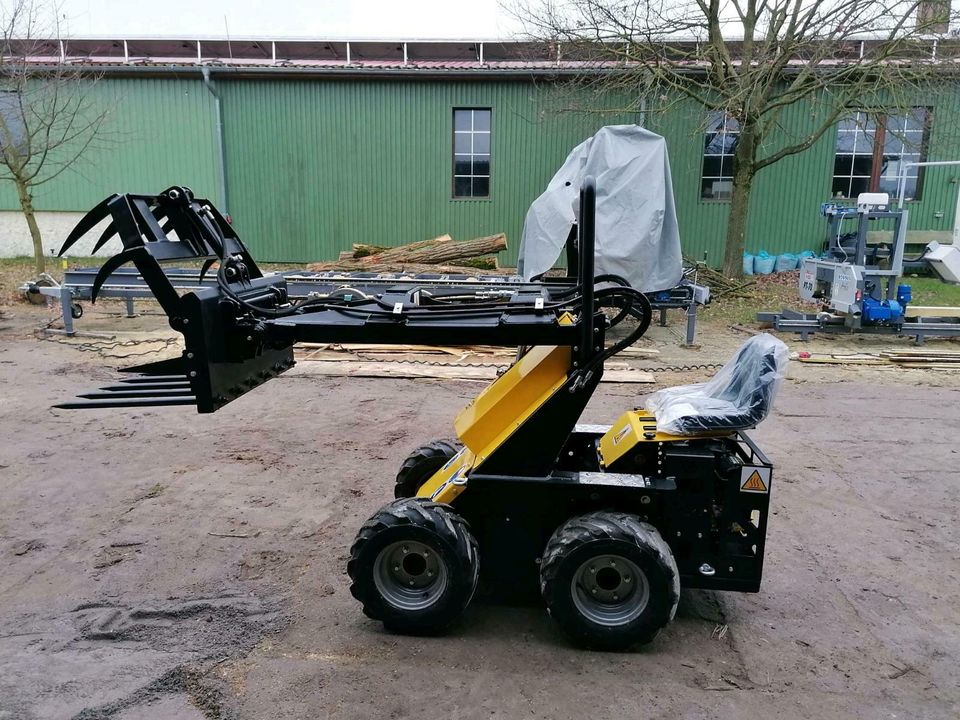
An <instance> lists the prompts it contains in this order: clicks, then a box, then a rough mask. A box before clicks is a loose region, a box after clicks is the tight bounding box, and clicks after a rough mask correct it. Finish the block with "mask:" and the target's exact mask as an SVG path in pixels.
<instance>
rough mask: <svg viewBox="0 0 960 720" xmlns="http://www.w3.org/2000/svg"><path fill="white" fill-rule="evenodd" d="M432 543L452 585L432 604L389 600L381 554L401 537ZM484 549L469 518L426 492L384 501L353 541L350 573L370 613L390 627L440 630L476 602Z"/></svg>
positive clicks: (407, 630)
mask: <svg viewBox="0 0 960 720" xmlns="http://www.w3.org/2000/svg"><path fill="white" fill-rule="evenodd" d="M403 539H410V540H417V541H419V542H422V543H425V544H427V545H430V546H431V547H432V548H433V549H434V551H435V552H436V553H437V555H438V556H439V557H440V558H441V562H443V563H444V564H445V566H446V570H447V587H446V589H445V590H444V592H443V594H441V595H440V597H439V598H438V599H437V601H436V602H435V603H434V604H433V605H432V606H430V607H428V608H424V609H422V610H416V611H408V610H402V609H399V608H396V607H394V606H392V605H390V604H389V603H387V602H386V601H385V600H384V599H383V597H382V596H381V594H380V592H379V591H378V590H377V586H376V584H375V583H374V579H373V572H374V563H375V562H376V559H377V555H379V553H380V551H381V550H383V549H384V548H385V547H387V546H388V545H390V544H391V543H394V542H397V541H398V540H403ZM479 570H480V555H479V553H478V551H477V541H476V540H475V539H474V537H473V535H472V534H471V532H470V526H469V525H468V524H467V521H466V520H464V519H463V518H461V517H460V516H459V515H457V514H456V513H455V512H453V509H452V508H451V507H450V506H449V505H443V504H441V503H435V502H430V501H429V500H426V499H423V498H403V499H400V500H394V501H393V502H391V503H388V504H387V505H384V506H383V507H382V508H380V510H378V511H377V513H376V514H375V515H374V516H373V517H372V518H370V520H368V521H367V522H366V523H365V524H364V525H363V527H361V528H360V532H358V533H357V538H356V540H354V543H353V546H352V547H351V548H350V561H349V562H348V563H347V574H348V575H349V576H350V580H351V585H350V593H351V594H352V595H353V596H354V597H355V598H356V599H357V600H359V601H360V602H361V604H362V605H363V612H364V614H365V615H367V617H370V618H373V619H374V620H380V621H382V622H383V624H384V626H386V627H387V628H388V629H390V630H394V631H396V632H400V633H404V634H408V635H435V634H439V633H441V632H443V631H444V630H446V629H447V628H448V627H449V626H450V625H451V624H453V623H454V622H455V621H456V620H457V619H458V618H459V617H460V616H461V615H462V614H463V611H464V610H465V609H466V607H467V605H469V604H470V600H471V599H472V598H473V594H474V592H475V591H476V589H477V579H478V575H479Z"/></svg>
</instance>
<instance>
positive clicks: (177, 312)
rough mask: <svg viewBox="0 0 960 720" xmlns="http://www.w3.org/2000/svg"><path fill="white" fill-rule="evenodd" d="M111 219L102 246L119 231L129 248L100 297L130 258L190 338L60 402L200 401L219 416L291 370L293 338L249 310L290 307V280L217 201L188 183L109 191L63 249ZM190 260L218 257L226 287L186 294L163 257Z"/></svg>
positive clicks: (112, 264) (103, 273) (104, 272)
mask: <svg viewBox="0 0 960 720" xmlns="http://www.w3.org/2000/svg"><path fill="white" fill-rule="evenodd" d="M107 217H109V218H111V222H110V223H109V225H108V226H107V228H106V230H105V231H104V232H103V234H102V235H101V236H100V238H99V239H98V241H97V244H96V247H98V248H99V247H102V245H103V244H104V243H105V242H106V241H107V240H109V239H110V238H111V237H113V235H117V236H118V237H119V238H120V240H121V242H122V243H123V251H122V252H120V253H119V254H117V255H115V256H113V257H111V258H110V259H109V260H108V261H107V262H106V263H104V265H103V267H102V268H101V269H100V272H99V273H97V277H96V280H95V281H94V287H93V292H92V295H93V298H94V300H95V299H96V297H97V294H98V292H99V290H100V288H101V287H102V285H103V283H104V281H106V279H107V278H108V277H109V276H110V275H111V274H112V273H113V272H114V271H115V270H117V269H118V268H119V267H121V266H122V265H124V264H126V263H128V262H132V263H133V264H134V265H135V266H136V268H137V270H138V271H139V272H140V275H141V276H142V277H143V279H144V281H145V282H146V283H147V284H148V285H149V287H150V289H151V290H152V292H153V294H154V296H155V297H156V299H157V301H158V302H159V303H160V305H161V307H162V308H163V310H164V312H166V314H167V316H168V317H169V320H170V326H171V327H172V328H174V329H175V330H177V331H178V332H180V333H182V334H183V336H184V344H185V349H184V351H183V354H182V355H181V357H179V358H173V359H170V360H163V361H160V362H154V363H147V364H145V365H138V366H136V367H132V368H127V369H126V371H128V372H132V373H137V374H136V375H135V376H132V377H129V378H127V379H125V380H122V381H121V382H120V384H117V385H110V386H107V387H104V388H101V389H100V390H98V391H96V392H93V393H85V394H83V395H81V396H80V399H78V400H75V401H72V402H68V403H64V404H62V405H58V406H57V407H61V408H68V409H77V408H105V407H156V406H163V405H196V407H197V410H198V411H199V412H214V411H215V410H216V409H217V408H219V407H221V406H223V405H225V404H226V403H228V402H230V401H231V400H233V399H235V398H237V397H239V396H240V395H242V394H244V393H246V392H248V391H249V390H251V389H253V388H254V387H256V386H257V385H260V384H261V383H263V382H265V381H266V380H268V379H270V378H271V377H275V376H276V375H278V374H280V373H282V372H283V371H284V370H286V369H288V368H290V367H292V366H293V346H292V344H291V343H287V342H277V341H276V340H268V338H267V333H266V331H265V327H264V324H263V322H262V320H261V319H259V318H257V317H256V316H255V314H253V313H251V312H249V307H251V306H255V307H259V306H263V308H264V309H265V311H269V308H271V307H277V306H279V305H282V304H285V303H286V302H287V291H286V282H285V281H284V280H283V279H282V278H275V277H264V276H263V273H262V272H261V271H260V268H259V267H257V264H256V262H254V260H253V258H252V257H251V256H250V254H249V252H247V249H246V248H245V247H244V245H243V243H242V242H241V241H240V238H239V237H238V236H237V234H236V233H235V232H234V230H233V228H232V227H231V226H230V223H229V222H227V220H226V219H225V218H224V217H223V216H222V215H221V214H220V213H219V212H218V211H217V209H216V208H215V207H214V206H213V204H212V203H210V202H209V201H207V200H203V199H198V198H195V197H194V196H193V193H192V192H191V191H190V189H189V188H186V187H171V188H169V189H167V190H165V191H164V192H162V193H160V194H159V195H132V194H124V195H111V196H110V197H108V198H107V199H106V200H104V201H103V202H101V203H100V204H99V205H97V206H96V207H95V208H94V209H93V210H91V211H90V212H89V213H87V215H85V216H84V217H83V219H81V220H80V222H79V223H78V224H77V226H76V228H74V230H73V231H72V232H71V233H70V235H69V236H68V237H67V239H66V241H65V242H64V244H63V247H62V248H61V249H60V254H61V255H62V254H63V253H64V252H66V251H67V250H68V249H69V248H70V247H71V246H72V245H73V244H74V243H76V241H77V240H78V239H79V238H81V237H82V236H83V235H85V234H86V233H88V232H90V231H91V230H92V229H93V228H94V227H95V226H97V225H98V224H99V223H101V222H102V221H103V220H104V219H106V218H107ZM183 260H203V261H204V264H203V270H202V272H201V277H202V276H203V274H204V273H206V271H207V270H209V269H210V268H211V267H212V265H213V264H214V263H217V262H219V263H220V268H219V270H218V280H219V281H220V282H219V284H218V287H214V288H206V289H202V290H198V291H196V292H189V293H185V294H183V295H180V294H179V293H178V292H177V290H176V289H175V288H174V286H173V284H172V283H171V282H170V279H169V278H168V277H167V276H166V275H165V274H164V272H163V268H162V263H165V262H182V261H183ZM244 305H246V306H247V309H245V308H244V307H243V306H244Z"/></svg>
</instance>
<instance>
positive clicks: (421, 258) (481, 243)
mask: <svg viewBox="0 0 960 720" xmlns="http://www.w3.org/2000/svg"><path fill="white" fill-rule="evenodd" d="M506 249H507V236H506V235H504V234H503V233H498V234H497V235H488V236H486V237H480V238H474V239H473V240H454V239H453V238H452V237H450V236H449V235H441V236H440V237H435V238H432V239H431V240H421V241H419V242H414V243H409V244H407V245H400V246H399V247H383V246H380V245H368V244H364V243H358V244H356V245H354V246H353V249H352V250H347V251H344V252H342V253H340V257H339V259H337V260H335V261H333V262H321V263H312V264H310V265H308V266H307V270H314V271H324V270H348V271H349V270H354V271H367V272H411V273H416V272H446V273H468V274H469V273H474V272H476V271H477V270H483V271H485V272H496V271H497V270H499V266H498V265H497V257H496V253H498V252H500V251H501V250H506Z"/></svg>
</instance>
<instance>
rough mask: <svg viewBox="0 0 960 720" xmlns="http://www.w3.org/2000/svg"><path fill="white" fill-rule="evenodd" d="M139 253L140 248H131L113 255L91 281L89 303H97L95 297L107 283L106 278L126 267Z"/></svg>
mask: <svg viewBox="0 0 960 720" xmlns="http://www.w3.org/2000/svg"><path fill="white" fill-rule="evenodd" d="M140 252H141V248H133V249H132V250H124V251H123V252H121V253H120V254H119V255H114V256H113V257H111V258H110V259H109V260H107V261H106V262H105V263H104V264H103V267H101V268H100V270H99V271H98V272H97V277H96V278H94V281H93V289H92V290H91V291H90V302H93V303H95V302H96V301H97V295H99V294H100V288H101V287H103V284H104V283H105V282H106V281H107V278H108V277H110V276H111V275H112V274H113V271H114V270H116V269H117V268H119V267H121V266H122V265H126V264H127V263H128V262H130V261H131V260H133V259H134V258H136V256H137V255H139V254H140Z"/></svg>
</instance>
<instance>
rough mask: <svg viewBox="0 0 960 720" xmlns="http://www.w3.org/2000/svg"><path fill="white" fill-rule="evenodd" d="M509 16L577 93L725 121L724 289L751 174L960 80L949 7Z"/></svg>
mask: <svg viewBox="0 0 960 720" xmlns="http://www.w3.org/2000/svg"><path fill="white" fill-rule="evenodd" d="M510 10H511V11H512V12H513V14H514V15H516V16H517V17H518V18H519V19H520V20H521V21H522V22H523V24H524V26H525V27H526V30H527V32H528V33H529V34H530V35H531V37H532V38H534V39H538V40H540V41H542V42H546V43H551V44H552V45H553V46H554V47H555V48H556V52H557V55H558V58H570V59H575V60H578V61H579V62H580V63H582V64H583V66H584V70H585V72H584V77H585V78H587V80H585V82H589V83H591V84H594V85H598V86H602V87H604V88H608V89H609V88H616V89H622V90H628V91H629V92H631V93H632V94H633V96H634V97H636V98H637V100H638V102H639V101H640V98H641V97H642V98H643V101H644V103H645V106H646V109H647V110H648V111H653V112H656V111H665V110H668V109H670V108H672V107H674V106H675V105H677V104H681V103H683V102H690V101H693V102H694V103H695V104H696V106H698V107H699V108H700V109H701V111H703V115H704V116H707V114H708V113H707V112H706V111H721V112H722V113H724V114H725V117H726V122H729V123H730V124H731V125H732V126H733V127H734V128H735V130H736V134H735V136H734V137H735V146H734V147H733V149H732V153H733V155H734V162H733V165H734V167H733V181H732V191H731V196H730V212H729V216H728V221H727V229H726V246H725V249H724V259H723V271H724V273H725V274H726V275H728V276H731V277H738V276H740V275H741V274H742V262H741V256H742V254H743V251H744V248H745V244H746V233H747V217H748V209H749V203H750V194H751V189H752V188H753V184H754V179H755V177H756V175H757V173H758V172H760V171H761V170H763V169H764V168H767V167H769V166H770V165H773V164H774V163H776V162H779V161H780V160H782V159H784V158H786V157H788V156H791V155H794V154H796V153H800V152H803V151H804V150H807V149H808V148H810V147H811V146H813V145H814V144H815V143H816V142H817V141H818V140H819V139H820V138H821V137H822V136H823V135H824V133H826V132H827V131H828V130H829V129H830V128H832V127H833V126H835V125H836V124H837V122H838V120H840V119H841V118H843V117H845V116H846V115H847V114H849V113H851V112H852V111H854V110H861V111H866V112H868V113H869V112H873V111H877V110H879V109H881V108H883V109H884V111H886V112H889V111H890V110H891V109H892V108H896V109H898V110H904V111H906V110H907V109H908V108H909V107H910V105H911V104H918V102H917V97H919V96H920V94H921V93H929V92H930V90H931V87H933V86H935V85H942V84H943V83H944V82H945V81H947V82H950V81H953V80H954V79H955V78H956V77H957V70H958V44H960V43H958V40H957V38H956V36H955V35H954V36H951V35H949V34H948V30H949V28H950V27H951V26H952V25H953V26H955V22H956V19H957V18H956V16H955V15H954V14H953V13H952V11H951V6H950V2H949V0H690V1H689V2H687V1H685V0H520V2H519V4H514V5H513V6H511V7H510ZM558 62H559V61H558ZM952 87H953V88H954V90H953V92H956V85H953V86H952ZM801 101H803V102H807V103H809V105H810V109H811V112H810V120H809V126H808V127H807V128H806V129H805V130H804V132H803V134H802V135H799V136H798V135H797V134H796V133H791V131H789V130H788V129H787V128H785V127H784V125H785V124H784V123H783V122H782V113H783V111H784V110H785V108H787V107H789V106H791V105H793V104H794V103H798V102H801ZM704 122H706V121H704ZM701 127H704V126H701ZM708 139H709V138H708Z"/></svg>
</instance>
